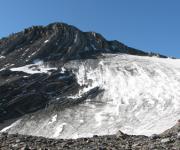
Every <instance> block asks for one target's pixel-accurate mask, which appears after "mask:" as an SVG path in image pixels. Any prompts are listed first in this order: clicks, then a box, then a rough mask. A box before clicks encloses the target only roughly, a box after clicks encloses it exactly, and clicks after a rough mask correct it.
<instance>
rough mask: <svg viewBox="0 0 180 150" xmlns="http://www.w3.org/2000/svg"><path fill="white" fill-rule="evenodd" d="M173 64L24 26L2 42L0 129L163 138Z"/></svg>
mask: <svg viewBox="0 0 180 150" xmlns="http://www.w3.org/2000/svg"><path fill="white" fill-rule="evenodd" d="M137 55H138V56H137ZM152 56H153V57H152ZM154 56H156V57H154ZM179 66H180V61H179V60H178V59H169V58H167V57H166V56H163V55H159V54H154V53H147V52H143V51H140V50H137V49H133V48H130V47H128V46H126V45H124V44H122V43H120V42H118V41H107V40H106V39H105V38H104V37H102V36H101V35H100V34H97V33H94V32H82V31H80V30H79V29H77V28H75V27H73V26H70V25H67V24H63V23H53V24H50V25H48V26H46V27H43V26H35V27H32V28H28V29H25V30H24V31H22V32H19V33H16V34H13V35H11V36H9V37H7V38H3V39H1V40H0V121H1V122H0V130H1V132H8V133H20V134H28V135H35V136H44V137H51V138H79V137H91V136H93V135H95V134H97V135H107V134H108V135H109V134H115V133H116V132H117V131H118V130H119V129H121V130H122V131H123V132H125V133H128V134H143V135H152V134H154V133H161V132H162V131H164V130H166V129H168V128H170V127H171V126H173V125H174V124H175V123H176V121H177V120H178V119H179V118H178V117H179V116H180V111H179V110H180V102H179V98H180V95H179V93H180V67H179Z"/></svg>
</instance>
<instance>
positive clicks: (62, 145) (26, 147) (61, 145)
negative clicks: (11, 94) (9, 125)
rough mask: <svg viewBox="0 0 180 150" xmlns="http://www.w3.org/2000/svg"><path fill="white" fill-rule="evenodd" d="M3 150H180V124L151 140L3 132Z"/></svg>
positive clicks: (120, 134) (128, 137) (0, 142)
mask: <svg viewBox="0 0 180 150" xmlns="http://www.w3.org/2000/svg"><path fill="white" fill-rule="evenodd" d="M0 149H1V150H19V149H21V150H61V149H63V150H66V149H73V150H74V149H76V150H80V149H84V150H92V149H94V150H96V149H97V150H116V149H118V150H164V149H165V150H180V121H179V122H178V123H177V124H176V125H175V126H174V127H172V128H171V129H169V130H166V131H165V132H163V133H162V134H159V135H152V136H150V137H147V136H143V135H138V136H135V135H127V134H124V133H122V132H121V131H119V132H118V133H117V134H116V135H106V136H96V135H95V136H93V137H92V138H80V139H47V138H43V137H34V136H26V135H19V134H9V135H8V134H7V133H1V135H0Z"/></svg>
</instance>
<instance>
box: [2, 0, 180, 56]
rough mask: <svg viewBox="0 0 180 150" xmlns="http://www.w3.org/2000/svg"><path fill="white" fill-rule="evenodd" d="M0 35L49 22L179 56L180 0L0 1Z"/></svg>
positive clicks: (142, 48)
mask: <svg viewBox="0 0 180 150" xmlns="http://www.w3.org/2000/svg"><path fill="white" fill-rule="evenodd" d="M0 2H1V3H0V22H1V23H0V37H4V36H7V35H9V34H10V33H13V32H18V31H21V30H22V29H24V28H26V27H30V26H32V25H47V24H49V23H52V22H65V23H68V24H72V25H74V26H76V27H78V28H80V29H81V30H83V31H96V32H99V33H101V34H102V35H103V36H104V37H106V38H107V39H108V40H114V39H115V40H118V41H121V42H123V43H125V44H126V45H128V46H131V47H134V48H138V49H141V50H144V51H154V52H158V53H161V54H164V55H168V56H175V57H178V58H180V9H179V8H180V0H0Z"/></svg>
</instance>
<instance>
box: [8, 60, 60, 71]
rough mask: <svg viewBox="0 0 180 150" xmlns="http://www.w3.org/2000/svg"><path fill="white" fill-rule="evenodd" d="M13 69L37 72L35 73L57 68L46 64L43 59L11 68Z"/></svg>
mask: <svg viewBox="0 0 180 150" xmlns="http://www.w3.org/2000/svg"><path fill="white" fill-rule="evenodd" d="M10 70H11V71H21V72H25V73H28V74H35V73H50V71H51V70H57V68H55V67H49V66H48V65H46V66H45V65H44V62H43V61H42V60H35V61H34V64H30V65H25V66H22V67H17V68H11V69H10Z"/></svg>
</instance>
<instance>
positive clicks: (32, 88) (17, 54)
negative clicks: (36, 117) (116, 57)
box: [0, 23, 164, 122]
mask: <svg viewBox="0 0 180 150" xmlns="http://www.w3.org/2000/svg"><path fill="white" fill-rule="evenodd" d="M102 52H104V53H117V52H118V53H127V54H133V55H142V56H146V55H150V54H148V53H146V52H143V51H140V50H137V49H133V48H130V47H127V46H126V45H124V44H122V43H120V42H118V41H107V40H106V39H105V38H104V37H102V36H101V35H100V34H98V33H94V32H82V31H80V30H79V29H77V28H75V27H73V26H70V25H67V24H64V23H53V24H50V25H48V26H46V27H43V26H34V27H31V28H28V29H25V30H24V31H22V32H19V33H16V34H12V35H10V36H9V37H7V38H3V39H1V40H0V121H1V122H2V121H4V120H8V119H12V118H17V117H19V116H22V115H24V114H26V113H31V112H34V111H37V110H39V109H42V108H44V107H46V106H47V105H48V103H51V101H56V100H55V99H56V98H57V97H58V96H59V97H61V99H62V97H63V96H65V95H67V94H68V93H71V94H73V93H76V92H77V91H78V88H79V85H78V84H77V82H76V79H75V77H74V75H73V73H72V72H66V73H64V74H62V73H59V72H60V68H61V66H62V65H63V63H65V62H66V61H68V60H72V59H86V58H97V57H98V56H99V55H100V53H102ZM161 57H164V56H161ZM36 60H43V61H44V63H46V64H51V65H52V66H53V67H54V66H55V67H56V68H57V70H56V71H52V72H51V73H50V74H49V73H36V74H28V73H24V72H19V71H18V72H17V71H11V70H10V69H11V68H15V67H21V66H25V65H29V64H32V63H33V62H34V61H36ZM31 67H34V68H35V69H37V70H38V68H37V66H31ZM90 93H91V94H94V93H92V92H90ZM95 93H96V94H97V93H98V92H95ZM96 94H95V95H96ZM85 96H87V95H85ZM64 101H67V103H71V102H70V101H71V100H67V99H66V100H65V99H64ZM79 101H82V99H81V100H79ZM62 104H63V103H62ZM63 106H64V105H63Z"/></svg>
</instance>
